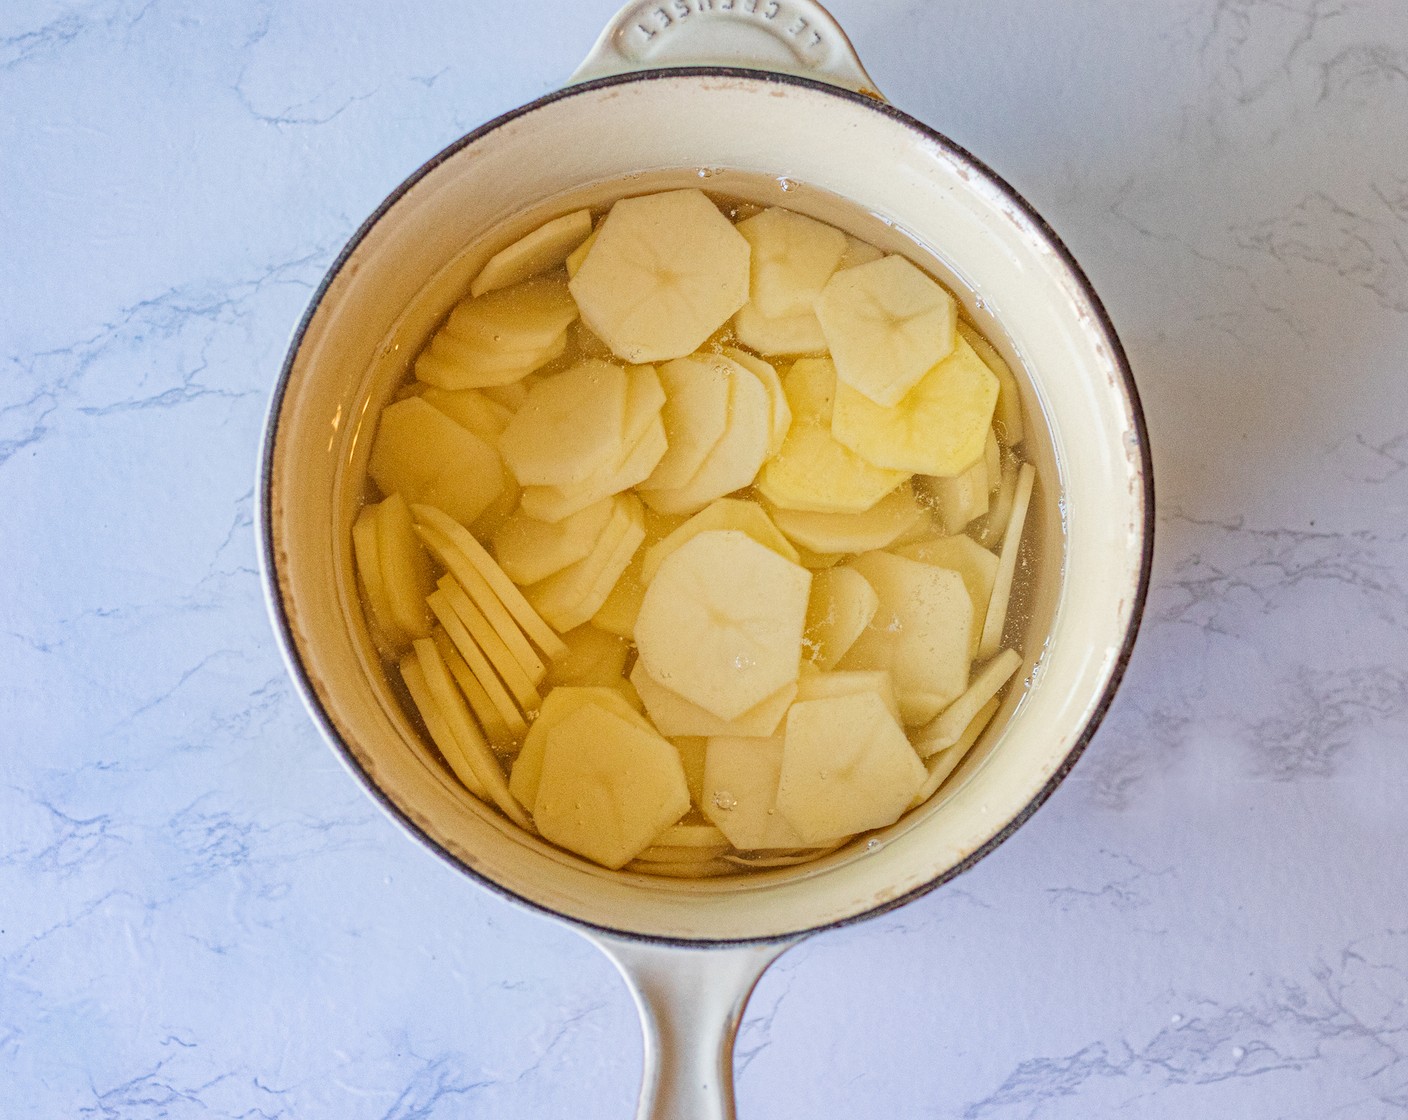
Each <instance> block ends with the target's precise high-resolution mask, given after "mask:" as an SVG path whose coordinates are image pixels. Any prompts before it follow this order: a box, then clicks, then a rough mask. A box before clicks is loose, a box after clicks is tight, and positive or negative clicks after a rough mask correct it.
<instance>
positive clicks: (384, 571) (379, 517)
mask: <svg viewBox="0 0 1408 1120" xmlns="http://www.w3.org/2000/svg"><path fill="white" fill-rule="evenodd" d="M376 528H377V555H378V556H379V557H380V559H381V578H382V582H383V584H384V585H385V592H386V601H387V603H388V604H389V605H390V607H391V614H392V616H393V617H394V618H395V620H396V627H397V629H398V630H400V631H401V632H402V633H404V634H408V635H410V636H411V637H412V638H424V637H427V636H428V635H429V634H430V612H429V611H428V610H426V607H425V597H426V596H427V595H428V594H430V588H431V578H430V558H429V557H428V556H426V554H425V549H424V548H423V547H422V546H421V543H420V539H419V538H418V537H417V536H416V530H415V525H414V524H413V523H412V521H411V511H410V507H409V506H407V505H406V499H405V498H403V497H401V495H400V494H392V495H391V496H390V497H389V498H387V499H386V500H385V501H384V502H382V503H381V504H380V505H378V506H377V507H376Z"/></svg>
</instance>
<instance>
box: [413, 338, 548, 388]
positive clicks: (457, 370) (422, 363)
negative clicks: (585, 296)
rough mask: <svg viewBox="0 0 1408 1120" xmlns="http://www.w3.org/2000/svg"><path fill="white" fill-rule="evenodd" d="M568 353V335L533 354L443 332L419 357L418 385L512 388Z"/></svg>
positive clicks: (416, 371) (534, 349) (417, 363)
mask: <svg viewBox="0 0 1408 1120" xmlns="http://www.w3.org/2000/svg"><path fill="white" fill-rule="evenodd" d="M566 349H567V332H566V331H563V332H562V333H561V334H559V335H558V336H557V337H556V338H554V339H552V340H551V341H550V342H548V343H547V344H546V345H544V346H538V347H534V348H533V349H531V350H503V349H499V348H497V347H494V346H486V345H483V344H481V343H477V342H466V341H464V340H463V339H459V338H455V337H454V336H452V335H449V334H446V333H445V332H443V331H442V332H441V333H440V334H437V335H436V336H435V337H434V338H433V339H431V342H430V345H429V346H428V347H426V348H425V349H424V350H422V351H421V352H420V353H419V354H418V355H417V356H416V362H415V375H416V380H417V381H420V382H422V383H424V384H426V385H430V386H435V387H438V388H441V389H448V390H465V389H485V388H491V387H493V386H498V385H511V384H512V383H514V382H515V381H521V380H522V379H523V378H524V377H526V376H528V374H530V373H532V372H534V371H535V370H538V369H541V368H542V367H543V366H545V365H547V364H548V363H549V362H551V361H553V360H554V359H555V358H559V357H561V356H562V354H563V353H564V352H565V351H566Z"/></svg>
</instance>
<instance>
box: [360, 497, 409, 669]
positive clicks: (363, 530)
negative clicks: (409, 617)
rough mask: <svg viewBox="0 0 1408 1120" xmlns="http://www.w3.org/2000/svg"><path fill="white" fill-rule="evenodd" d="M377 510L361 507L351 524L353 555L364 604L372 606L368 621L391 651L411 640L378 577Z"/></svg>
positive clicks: (379, 554)
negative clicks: (363, 593) (403, 630)
mask: <svg viewBox="0 0 1408 1120" xmlns="http://www.w3.org/2000/svg"><path fill="white" fill-rule="evenodd" d="M376 511H377V507H376V506H375V505H369V506H363V507H362V509H361V512H360V513H358V514H357V520H356V521H355V522H353V524H352V554H353V556H354V557H355V559H356V561H357V574H358V575H359V576H360V577H361V579H362V590H363V591H364V592H365V593H366V601H367V604H368V605H369V606H370V607H371V617H370V618H369V619H368V621H369V622H370V623H372V626H373V628H374V629H375V630H376V631H378V632H379V633H380V637H381V638H383V639H385V641H386V642H387V643H388V644H389V645H391V646H392V647H393V648H400V647H401V646H404V645H405V644H406V642H407V641H409V640H410V639H409V638H408V637H407V635H406V634H405V633H403V632H402V630H401V628H400V626H398V625H397V623H396V616H395V614H394V613H393V611H392V609H391V600H390V599H389V598H387V595H386V581H385V579H383V578H382V574H381V544H380V541H379V540H378V535H379V534H378V527H377V526H378V522H379V520H380V519H379V518H378V517H377V513H376Z"/></svg>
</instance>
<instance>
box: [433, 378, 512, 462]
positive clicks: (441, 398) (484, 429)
mask: <svg viewBox="0 0 1408 1120" xmlns="http://www.w3.org/2000/svg"><path fill="white" fill-rule="evenodd" d="M421 396H422V397H424V398H425V399H426V401H428V402H429V403H430V404H433V405H434V406H435V407H436V408H438V409H439V410H440V411H441V412H443V413H444V414H445V415H446V416H448V417H449V418H450V419H451V420H453V421H454V422H455V423H456V424H460V425H462V426H463V427H466V428H468V429H469V430H470V431H471V432H473V433H474V434H475V435H477V436H478V437H479V438H480V439H482V440H483V441H484V442H485V443H487V444H490V445H492V446H494V447H497V446H498V444H499V436H501V435H503V432H504V429H505V428H506V427H508V422H509V421H510V420H512V419H513V412H512V411H511V410H510V409H508V408H505V407H504V406H503V405H502V404H500V403H499V402H498V401H496V400H494V399H493V398H492V397H490V396H489V395H488V394H487V393H485V392H484V391H483V390H482V389H440V388H437V387H436V386H434V385H428V386H426V388H425V390H424V391H423V392H422V393H421Z"/></svg>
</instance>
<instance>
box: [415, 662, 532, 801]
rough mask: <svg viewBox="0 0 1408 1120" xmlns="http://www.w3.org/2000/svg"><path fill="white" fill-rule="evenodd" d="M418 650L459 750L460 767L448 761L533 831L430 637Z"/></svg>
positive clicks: (430, 688)
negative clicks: (470, 774)
mask: <svg viewBox="0 0 1408 1120" xmlns="http://www.w3.org/2000/svg"><path fill="white" fill-rule="evenodd" d="M415 650H416V657H417V659H418V660H419V661H420V669H421V672H422V673H423V674H424V676H425V683H426V686H427V687H428V688H429V690H430V695H431V697H432V698H433V699H434V701H435V704H436V706H437V707H439V709H440V715H441V716H442V717H443V718H444V720H445V722H446V724H447V725H448V726H449V729H450V733H451V735H452V736H453V739H454V741H455V743H456V744H458V746H459V749H460V759H459V760H458V761H459V762H460V763H461V765H456V760H454V759H447V761H449V762H450V765H451V766H453V767H454V768H455V772H456V773H457V774H459V773H460V772H461V770H462V769H464V768H466V767H467V768H469V769H471V770H472V771H473V772H474V775H475V776H476V777H477V778H478V779H479V782H480V784H481V785H482V786H483V787H484V788H485V789H486V790H487V791H488V793H489V797H490V799H491V800H492V802H493V803H494V804H495V805H497V806H498V807H499V809H500V810H502V811H503V814H504V816H506V817H508V818H509V820H511V821H513V823H514V824H516V825H519V826H520V827H522V828H531V827H532V822H531V821H529V819H528V815H527V814H526V813H525V812H524V811H523V807H522V806H521V805H520V804H519V803H518V801H517V800H516V799H515V798H514V796H513V794H512V793H511V792H510V791H509V788H508V782H507V781H505V779H504V774H503V771H502V770H500V769H499V760H498V759H497V758H495V757H494V752H493V751H491V750H490V749H489V744H488V743H486V742H485V741H484V737H483V736H482V735H480V734H479V732H478V731H477V730H476V729H475V727H474V723H473V720H472V719H471V718H470V714H469V709H467V708H466V707H465V705H464V701H463V700H462V699H460V695H459V693H458V692H457V691H456V690H455V686H454V683H453V682H452V681H451V680H450V675H449V673H448V672H447V671H446V669H445V663H444V662H443V661H442V660H441V659H440V653H439V651H438V650H437V649H436V648H435V643H434V642H432V641H431V640H430V639H429V638H420V639H417V641H416V643H415Z"/></svg>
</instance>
